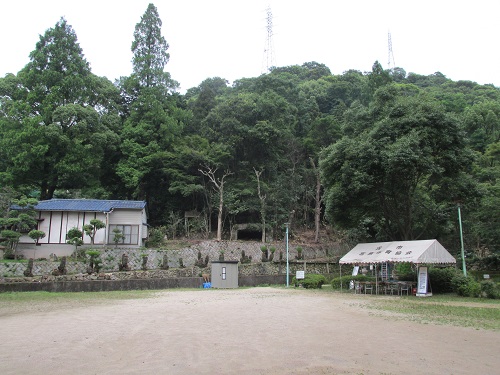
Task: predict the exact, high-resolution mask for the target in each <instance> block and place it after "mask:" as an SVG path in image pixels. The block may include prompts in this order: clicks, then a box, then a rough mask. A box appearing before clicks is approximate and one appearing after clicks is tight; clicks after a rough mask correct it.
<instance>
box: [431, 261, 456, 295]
mask: <svg viewBox="0 0 500 375" xmlns="http://www.w3.org/2000/svg"><path fill="white" fill-rule="evenodd" d="M456 275H457V270H456V269H455V268H453V267H447V268H437V267H431V268H429V279H430V284H431V288H432V293H452V292H453V287H452V284H451V281H452V279H453V278H454V277H455V276H456Z"/></svg>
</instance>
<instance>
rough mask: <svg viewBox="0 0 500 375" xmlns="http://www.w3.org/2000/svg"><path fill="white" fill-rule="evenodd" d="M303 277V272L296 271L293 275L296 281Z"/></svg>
mask: <svg viewBox="0 0 500 375" xmlns="http://www.w3.org/2000/svg"><path fill="white" fill-rule="evenodd" d="M304 277H305V275H304V271H297V272H296V274H295V278H296V279H297V280H300V279H303V278H304Z"/></svg>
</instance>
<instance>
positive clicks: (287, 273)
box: [285, 223, 290, 288]
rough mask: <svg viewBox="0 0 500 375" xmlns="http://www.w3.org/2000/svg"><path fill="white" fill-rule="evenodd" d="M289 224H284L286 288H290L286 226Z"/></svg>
mask: <svg viewBox="0 0 500 375" xmlns="http://www.w3.org/2000/svg"><path fill="white" fill-rule="evenodd" d="M289 224H290V223H285V228H286V287H287V288H288V287H289V286H290V272H289V265H288V225H289Z"/></svg>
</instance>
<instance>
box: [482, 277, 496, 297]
mask: <svg viewBox="0 0 500 375" xmlns="http://www.w3.org/2000/svg"><path fill="white" fill-rule="evenodd" d="M481 297H486V298H490V299H500V285H499V284H497V283H495V282H494V281H491V280H484V281H482V282H481Z"/></svg>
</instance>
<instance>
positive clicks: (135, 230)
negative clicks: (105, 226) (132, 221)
mask: <svg viewBox="0 0 500 375" xmlns="http://www.w3.org/2000/svg"><path fill="white" fill-rule="evenodd" d="M114 229H119V230H120V231H121V233H122V235H123V239H122V240H121V241H120V242H118V244H119V245H138V244H139V226H138V225H115V224H113V225H110V226H109V234H108V243H109V244H114V243H115V239H114V238H115V233H114V232H113V230H114Z"/></svg>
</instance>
